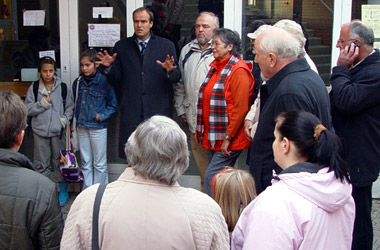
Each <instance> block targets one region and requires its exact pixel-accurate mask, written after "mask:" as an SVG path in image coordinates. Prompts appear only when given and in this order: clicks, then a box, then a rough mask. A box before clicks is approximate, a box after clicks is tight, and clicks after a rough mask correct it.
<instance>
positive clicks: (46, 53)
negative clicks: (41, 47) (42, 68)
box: [39, 50, 55, 61]
mask: <svg viewBox="0 0 380 250" xmlns="http://www.w3.org/2000/svg"><path fill="white" fill-rule="evenodd" d="M39 54H40V58H42V57H45V56H49V57H51V58H53V60H54V61H55V51H54V50H45V51H40V52H39Z"/></svg>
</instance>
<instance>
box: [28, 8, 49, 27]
mask: <svg viewBox="0 0 380 250" xmlns="http://www.w3.org/2000/svg"><path fill="white" fill-rule="evenodd" d="M23 18H24V26H44V25H45V11H44V10H26V11H24V13H23Z"/></svg>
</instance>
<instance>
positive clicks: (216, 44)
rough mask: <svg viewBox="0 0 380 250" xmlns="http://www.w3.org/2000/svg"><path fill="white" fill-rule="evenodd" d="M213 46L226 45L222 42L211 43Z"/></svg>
mask: <svg viewBox="0 0 380 250" xmlns="http://www.w3.org/2000/svg"><path fill="white" fill-rule="evenodd" d="M211 46H215V47H216V46H224V43H221V42H212V43H211Z"/></svg>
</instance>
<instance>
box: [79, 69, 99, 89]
mask: <svg viewBox="0 0 380 250" xmlns="http://www.w3.org/2000/svg"><path fill="white" fill-rule="evenodd" d="M84 78H85V77H84V75H83V74H82V77H81V79H80V81H81V82H82V83H83V84H85V85H86V86H89V85H92V84H94V85H97V84H98V83H99V82H100V73H99V70H97V71H96V74H95V77H94V79H93V80H92V81H91V82H87V81H86V80H85V79H84Z"/></svg>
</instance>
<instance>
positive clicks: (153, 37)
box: [132, 30, 156, 45]
mask: <svg viewBox="0 0 380 250" xmlns="http://www.w3.org/2000/svg"><path fill="white" fill-rule="evenodd" d="M132 39H133V41H135V43H136V44H137V45H138V40H137V36H136V34H133V36H132ZM152 39H153V40H154V39H156V36H155V35H154V34H153V32H152V30H151V31H150V39H149V41H151V40H152ZM147 45H148V44H147Z"/></svg>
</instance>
